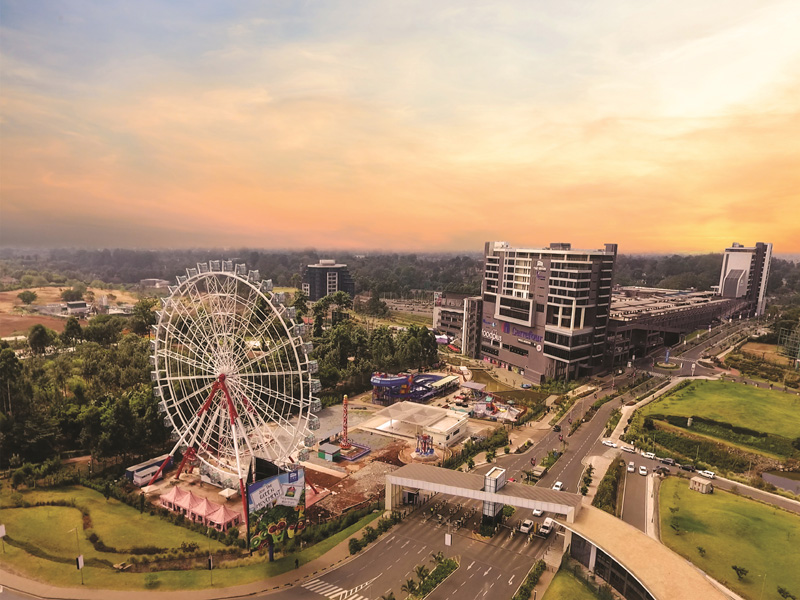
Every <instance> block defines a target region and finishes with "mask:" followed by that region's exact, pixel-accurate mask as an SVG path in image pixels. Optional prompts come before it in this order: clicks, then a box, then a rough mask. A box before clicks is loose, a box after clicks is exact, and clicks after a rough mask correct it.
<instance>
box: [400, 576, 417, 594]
mask: <svg viewBox="0 0 800 600" xmlns="http://www.w3.org/2000/svg"><path fill="white" fill-rule="evenodd" d="M400 591H401V592H405V593H406V594H413V593H414V592H416V591H417V582H416V581H414V580H413V579H406V582H405V583H404V584H403V585H401V586H400Z"/></svg>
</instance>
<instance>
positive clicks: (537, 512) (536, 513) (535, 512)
mask: <svg viewBox="0 0 800 600" xmlns="http://www.w3.org/2000/svg"><path fill="white" fill-rule="evenodd" d="M543 514H544V511H543V510H542V509H541V508H534V509H533V516H534V517H541V516H542V515H543Z"/></svg>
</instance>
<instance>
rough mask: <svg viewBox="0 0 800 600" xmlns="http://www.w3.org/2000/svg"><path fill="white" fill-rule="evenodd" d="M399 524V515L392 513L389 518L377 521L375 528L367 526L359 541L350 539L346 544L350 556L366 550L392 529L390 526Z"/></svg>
mask: <svg viewBox="0 0 800 600" xmlns="http://www.w3.org/2000/svg"><path fill="white" fill-rule="evenodd" d="M399 522H400V515H399V514H397V513H392V514H391V516H389V517H384V518H381V519H378V523H377V526H376V527H375V528H372V527H370V526H369V525H367V526H366V527H364V531H363V532H362V534H361V539H360V540H359V539H356V538H350V541H349V542H348V547H349V548H350V554H357V553H358V552H360V551H361V550H363V549H364V548H366V547H367V546H368V545H369V544H371V543H372V542H374V541H375V540H377V539H378V537H379V536H380V535H381V534H382V533H385V532H387V531H389V529H391V528H392V526H393V525H394V524H396V523H399Z"/></svg>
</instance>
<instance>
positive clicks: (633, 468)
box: [628, 461, 636, 473]
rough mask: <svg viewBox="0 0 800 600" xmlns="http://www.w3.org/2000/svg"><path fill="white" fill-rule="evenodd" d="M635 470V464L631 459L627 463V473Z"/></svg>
mask: <svg viewBox="0 0 800 600" xmlns="http://www.w3.org/2000/svg"><path fill="white" fill-rule="evenodd" d="M635 471H636V465H634V464H633V461H631V462H629V463H628V473H634V472H635Z"/></svg>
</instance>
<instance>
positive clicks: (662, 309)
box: [610, 286, 728, 321]
mask: <svg viewBox="0 0 800 600" xmlns="http://www.w3.org/2000/svg"><path fill="white" fill-rule="evenodd" d="M721 302H728V298H722V297H720V296H717V295H716V294H714V292H697V291H690V290H666V289H660V288H643V287H634V286H631V287H624V288H619V289H616V290H614V293H613V294H612V297H611V314H610V317H611V318H612V319H617V320H620V321H631V320H634V319H638V318H640V317H652V316H658V315H664V314H667V313H670V312H677V311H681V310H686V309H690V308H695V307H697V306H700V305H711V304H718V303H721Z"/></svg>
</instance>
